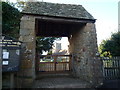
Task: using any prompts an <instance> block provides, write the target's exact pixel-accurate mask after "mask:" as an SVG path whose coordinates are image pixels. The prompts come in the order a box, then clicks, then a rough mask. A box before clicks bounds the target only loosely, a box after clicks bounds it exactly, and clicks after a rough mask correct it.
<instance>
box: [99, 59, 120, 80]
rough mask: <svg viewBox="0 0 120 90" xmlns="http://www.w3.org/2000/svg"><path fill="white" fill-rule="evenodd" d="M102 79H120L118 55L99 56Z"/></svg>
mask: <svg viewBox="0 0 120 90" xmlns="http://www.w3.org/2000/svg"><path fill="white" fill-rule="evenodd" d="M101 60H102V61H103V76H104V79H105V80H106V79H107V80H108V79H120V57H112V58H110V57H101Z"/></svg>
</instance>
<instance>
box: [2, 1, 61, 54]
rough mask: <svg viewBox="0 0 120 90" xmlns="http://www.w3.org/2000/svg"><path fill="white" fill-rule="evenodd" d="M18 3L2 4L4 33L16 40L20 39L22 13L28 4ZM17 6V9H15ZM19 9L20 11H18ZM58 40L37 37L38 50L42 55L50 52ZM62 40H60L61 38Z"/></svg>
mask: <svg viewBox="0 0 120 90" xmlns="http://www.w3.org/2000/svg"><path fill="white" fill-rule="evenodd" d="M17 1H18V2H16V3H11V2H8V3H6V2H2V16H3V17H2V33H3V34H5V35H8V36H11V37H14V38H17V39H18V38H19V30H20V28H19V26H20V19H21V16H22V15H21V13H20V11H19V10H20V9H21V10H22V9H23V8H24V6H25V4H26V2H24V1H22V0H17ZM15 6H17V8H15ZM18 8H19V10H18ZM56 39H58V38H57V37H56V38H55V37H37V39H36V42H37V46H36V47H37V48H36V50H37V51H38V52H39V53H41V54H42V52H43V51H48V52H49V51H50V49H51V48H52V45H53V42H54V41H55V40H56ZM59 39H60V38H59Z"/></svg>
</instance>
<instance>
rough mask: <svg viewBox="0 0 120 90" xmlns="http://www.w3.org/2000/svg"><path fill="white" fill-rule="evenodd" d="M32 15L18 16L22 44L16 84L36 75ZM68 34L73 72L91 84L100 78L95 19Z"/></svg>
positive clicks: (23, 84) (27, 82)
mask: <svg viewBox="0 0 120 90" xmlns="http://www.w3.org/2000/svg"><path fill="white" fill-rule="evenodd" d="M35 18H40V17H38V16H30V15H24V16H23V17H22V18H21V24H20V38H19V40H20V41H22V42H23V44H22V56H21V70H20V72H19V73H18V74H17V79H16V80H17V82H18V83H17V87H30V86H31V84H32V83H33V81H34V79H35V77H36V75H35V56H36V55H35V52H36V51H35V48H36V38H35V37H36V33H35ZM76 31H77V32H74V33H73V34H72V37H70V38H69V42H70V53H71V54H72V55H73V58H72V73H73V75H74V76H76V77H79V78H81V79H84V80H86V81H88V82H90V83H91V84H92V85H93V86H96V85H97V84H100V83H101V82H102V79H101V78H102V72H101V67H102V66H101V61H100V60H99V59H97V58H98V57H97V56H96V53H97V50H98V48H97V38H96V29H95V25H94V23H87V24H86V25H85V26H84V27H83V28H80V30H76Z"/></svg>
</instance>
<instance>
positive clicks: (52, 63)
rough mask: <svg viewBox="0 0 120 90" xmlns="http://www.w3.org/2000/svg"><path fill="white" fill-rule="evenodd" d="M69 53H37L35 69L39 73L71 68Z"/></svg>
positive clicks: (63, 70)
mask: <svg viewBox="0 0 120 90" xmlns="http://www.w3.org/2000/svg"><path fill="white" fill-rule="evenodd" d="M70 65H71V55H39V56H38V59H37V63H36V71H37V72H40V73H48V72H49V73H58V72H68V71H70V70H71V68H70Z"/></svg>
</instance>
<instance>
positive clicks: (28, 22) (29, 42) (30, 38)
mask: <svg viewBox="0 0 120 90" xmlns="http://www.w3.org/2000/svg"><path fill="white" fill-rule="evenodd" d="M19 40H20V41H22V42H23V45H22V55H21V67H20V68H21V70H20V73H19V74H18V77H19V79H18V80H20V81H19V82H21V83H19V84H20V85H21V86H22V87H29V86H31V84H32V82H33V80H34V79H35V48H36V40H35V18H34V17H33V16H28V15H24V16H23V17H22V18H21V23H20V38H19ZM20 85H19V87H21V86H20Z"/></svg>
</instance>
